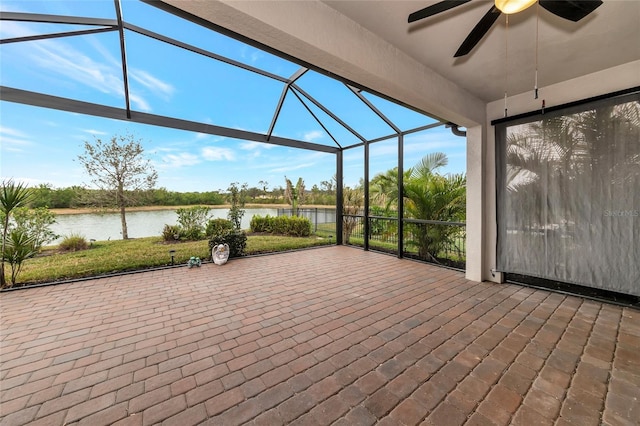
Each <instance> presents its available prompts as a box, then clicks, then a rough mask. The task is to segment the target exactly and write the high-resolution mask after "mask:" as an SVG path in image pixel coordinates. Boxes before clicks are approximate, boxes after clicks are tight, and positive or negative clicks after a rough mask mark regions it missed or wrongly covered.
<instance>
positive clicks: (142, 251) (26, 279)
mask: <svg viewBox="0 0 640 426" xmlns="http://www.w3.org/2000/svg"><path fill="white" fill-rule="evenodd" d="M334 241H335V239H330V238H322V237H319V236H315V235H314V236H311V237H307V238H300V237H284V236H271V235H250V236H249V237H248V238H247V248H246V253H247V255H252V254H261V253H272V252H279V251H286V250H294V249H302V248H308V247H314V246H320V245H327V244H332V243H333V242H334ZM169 250H175V253H174V261H175V263H176V264H186V262H187V261H188V260H189V258H190V257H191V256H197V257H200V258H201V259H210V258H211V253H210V251H209V243H208V241H206V240H204V241H189V242H181V243H174V244H165V243H163V241H162V238H160V237H149V238H136V239H131V240H117V241H99V242H96V243H93V245H92V246H91V247H90V248H89V249H88V250H83V251H77V252H71V253H58V252H56V251H55V250H52V249H47V250H45V251H43V255H42V256H38V257H36V258H33V259H28V260H26V261H25V262H24V264H23V267H22V271H21V273H20V275H19V276H18V283H17V284H16V286H22V285H29V284H35V283H42V282H53V281H60V280H68V279H73V278H84V277H92V276H99V275H104V274H110V273H116V272H126V271H133V270H140V269H147V268H151V267H158V266H166V265H169V264H170V263H171V257H170V254H169ZM6 267H7V269H8V270H9V269H10V268H9V267H8V265H6ZM7 278H9V277H7Z"/></svg>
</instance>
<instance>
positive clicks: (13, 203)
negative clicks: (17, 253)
mask: <svg viewBox="0 0 640 426" xmlns="http://www.w3.org/2000/svg"><path fill="white" fill-rule="evenodd" d="M30 197H31V193H30V192H29V189H28V188H27V187H26V186H25V185H24V184H22V183H15V182H14V181H13V179H9V180H8V181H3V182H2V188H0V215H1V216H2V252H1V253H0V254H1V255H2V256H1V257H2V259H1V260H0V288H3V287H5V286H6V285H7V281H6V279H5V276H4V262H5V260H8V257H9V256H8V253H7V251H8V250H7V249H8V248H9V247H8V245H9V244H8V243H9V240H8V238H7V235H8V234H9V219H10V218H11V214H12V212H13V211H14V210H15V209H16V208H18V207H22V206H24V205H26V204H27V203H28V202H29V199H30ZM20 241H22V239H21V238H19V239H18V242H20ZM11 247H13V248H15V245H12V246H11ZM12 265H13V263H12ZM13 276H14V275H13V274H12V279H13Z"/></svg>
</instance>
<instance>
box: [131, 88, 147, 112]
mask: <svg viewBox="0 0 640 426" xmlns="http://www.w3.org/2000/svg"><path fill="white" fill-rule="evenodd" d="M129 100H130V101H131V103H133V104H135V105H136V107H137V108H138V109H139V110H140V111H144V112H149V111H151V105H149V103H148V102H147V101H146V99H144V98H143V97H142V96H138V95H137V94H135V93H132V92H129Z"/></svg>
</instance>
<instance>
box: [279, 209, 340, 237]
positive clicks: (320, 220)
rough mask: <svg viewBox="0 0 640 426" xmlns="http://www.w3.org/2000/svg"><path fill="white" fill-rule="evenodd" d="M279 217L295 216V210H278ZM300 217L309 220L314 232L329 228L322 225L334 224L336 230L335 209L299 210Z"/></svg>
mask: <svg viewBox="0 0 640 426" xmlns="http://www.w3.org/2000/svg"><path fill="white" fill-rule="evenodd" d="M278 216H293V209H278ZM298 216H299V217H306V218H307V219H309V221H310V222H311V226H312V229H313V232H318V230H321V229H322V230H324V229H325V228H327V227H326V226H322V225H330V224H333V225H334V227H333V229H335V223H336V209H334V208H322V207H320V208H299V209H298ZM319 225H320V226H319Z"/></svg>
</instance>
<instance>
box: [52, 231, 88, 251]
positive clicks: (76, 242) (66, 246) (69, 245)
mask: <svg viewBox="0 0 640 426" xmlns="http://www.w3.org/2000/svg"><path fill="white" fill-rule="evenodd" d="M59 247H60V250H64V251H80V250H86V249H88V248H89V243H88V242H87V239H86V238H85V237H83V236H82V235H79V234H71V235H68V236H66V237H64V239H63V240H62V242H61V243H60V245H59Z"/></svg>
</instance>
